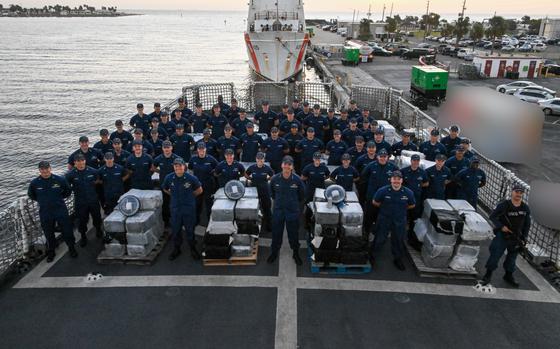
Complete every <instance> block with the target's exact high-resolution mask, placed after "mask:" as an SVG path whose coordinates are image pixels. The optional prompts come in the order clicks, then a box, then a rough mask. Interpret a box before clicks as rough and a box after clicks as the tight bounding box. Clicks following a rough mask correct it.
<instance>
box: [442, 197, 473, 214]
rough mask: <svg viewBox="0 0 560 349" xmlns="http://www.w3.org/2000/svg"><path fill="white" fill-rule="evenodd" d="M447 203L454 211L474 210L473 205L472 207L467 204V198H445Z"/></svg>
mask: <svg viewBox="0 0 560 349" xmlns="http://www.w3.org/2000/svg"><path fill="white" fill-rule="evenodd" d="M447 203H448V204H449V206H451V208H453V209H454V210H455V211H476V210H475V209H474V207H472V205H471V204H469V202H468V201H467V200H454V199H449V200H447Z"/></svg>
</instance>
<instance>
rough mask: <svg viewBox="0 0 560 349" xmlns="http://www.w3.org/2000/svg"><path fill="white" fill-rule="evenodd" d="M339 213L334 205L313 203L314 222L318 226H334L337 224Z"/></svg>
mask: <svg viewBox="0 0 560 349" xmlns="http://www.w3.org/2000/svg"><path fill="white" fill-rule="evenodd" d="M339 215H340V214H339V212H338V208H337V207H336V206H334V205H330V207H329V204H328V203H327V202H316V203H315V222H317V223H319V224H333V225H336V224H338V222H339Z"/></svg>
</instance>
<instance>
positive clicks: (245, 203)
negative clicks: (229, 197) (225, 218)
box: [235, 198, 259, 221]
mask: <svg viewBox="0 0 560 349" xmlns="http://www.w3.org/2000/svg"><path fill="white" fill-rule="evenodd" d="M235 219H240V220H245V221H256V220H258V219H259V199H246V198H243V199H239V200H237V202H236V203H235Z"/></svg>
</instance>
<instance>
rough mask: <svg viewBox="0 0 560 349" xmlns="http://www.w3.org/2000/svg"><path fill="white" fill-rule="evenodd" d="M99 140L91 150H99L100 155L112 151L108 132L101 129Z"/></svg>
mask: <svg viewBox="0 0 560 349" xmlns="http://www.w3.org/2000/svg"><path fill="white" fill-rule="evenodd" d="M99 136H100V137H101V139H100V140H99V141H98V142H96V143H95V144H94V145H93V148H95V149H97V150H99V152H100V153H101V154H105V153H106V152H108V151H111V150H113V142H111V140H110V139H109V130H107V129H106V128H103V129H101V130H99Z"/></svg>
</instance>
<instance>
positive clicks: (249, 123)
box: [245, 122, 255, 128]
mask: <svg viewBox="0 0 560 349" xmlns="http://www.w3.org/2000/svg"><path fill="white" fill-rule="evenodd" d="M253 127H255V125H253V123H252V122H248V123H247V125H245V128H253Z"/></svg>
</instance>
